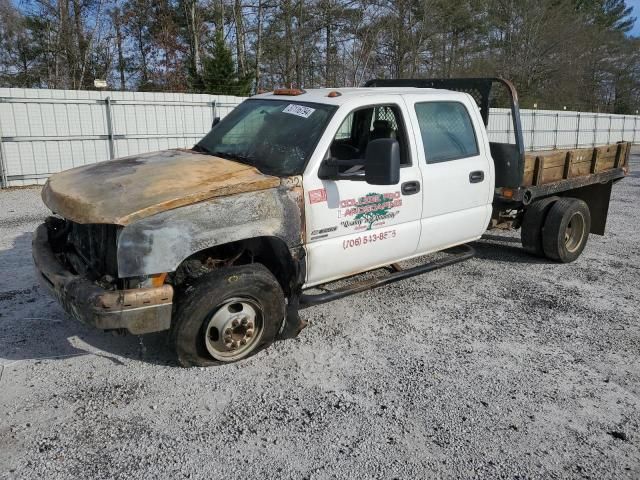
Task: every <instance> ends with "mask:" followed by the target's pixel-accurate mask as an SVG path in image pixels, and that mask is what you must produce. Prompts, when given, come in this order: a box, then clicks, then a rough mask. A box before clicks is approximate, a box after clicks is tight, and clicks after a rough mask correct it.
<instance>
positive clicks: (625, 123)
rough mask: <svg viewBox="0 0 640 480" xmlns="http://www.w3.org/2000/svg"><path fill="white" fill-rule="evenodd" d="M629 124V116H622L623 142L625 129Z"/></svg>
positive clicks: (622, 140)
mask: <svg viewBox="0 0 640 480" xmlns="http://www.w3.org/2000/svg"><path fill="white" fill-rule="evenodd" d="M626 126H627V116H626V115H625V116H624V117H622V138H621V139H620V141H621V142H624V131H625V129H626Z"/></svg>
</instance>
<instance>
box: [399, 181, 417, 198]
mask: <svg viewBox="0 0 640 480" xmlns="http://www.w3.org/2000/svg"><path fill="white" fill-rule="evenodd" d="M400 191H401V192H402V194H403V195H413V194H415V193H418V192H419V191H420V182H418V181H416V180H414V181H411V182H404V183H403V184H402V185H401V186H400Z"/></svg>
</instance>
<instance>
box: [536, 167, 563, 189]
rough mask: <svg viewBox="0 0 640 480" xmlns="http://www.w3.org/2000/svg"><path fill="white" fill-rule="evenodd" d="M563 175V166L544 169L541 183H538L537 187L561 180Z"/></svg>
mask: <svg viewBox="0 0 640 480" xmlns="http://www.w3.org/2000/svg"><path fill="white" fill-rule="evenodd" d="M563 173H564V165H560V166H558V167H550V168H546V167H545V168H544V170H543V174H542V183H539V184H538V185H544V184H546V183H552V182H557V181H559V180H562V175H563Z"/></svg>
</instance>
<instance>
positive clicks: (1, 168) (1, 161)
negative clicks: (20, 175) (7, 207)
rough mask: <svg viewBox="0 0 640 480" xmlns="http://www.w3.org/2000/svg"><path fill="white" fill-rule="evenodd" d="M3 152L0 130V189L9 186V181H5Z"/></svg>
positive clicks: (5, 171) (5, 170) (0, 131)
mask: <svg viewBox="0 0 640 480" xmlns="http://www.w3.org/2000/svg"><path fill="white" fill-rule="evenodd" d="M3 150H4V147H3V145H2V130H0V174H2V175H1V180H2V185H0V188H7V187H8V186H9V181H8V180H7V169H6V166H5V161H4V153H3Z"/></svg>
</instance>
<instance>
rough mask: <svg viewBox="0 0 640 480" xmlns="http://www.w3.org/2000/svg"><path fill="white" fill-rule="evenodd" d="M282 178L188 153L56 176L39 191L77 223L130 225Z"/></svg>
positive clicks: (171, 152) (168, 153)
mask: <svg viewBox="0 0 640 480" xmlns="http://www.w3.org/2000/svg"><path fill="white" fill-rule="evenodd" d="M278 185H280V179H279V178H277V177H273V176H270V175H265V174H262V173H260V172H259V171H258V170H257V169H256V168H254V167H251V166H249V165H244V164H242V163H238V162H233V161H231V160H225V159H223V158H220V157H215V156H212V155H205V154H200V153H197V152H194V151H190V150H165V151H161V152H153V153H146V154H143V155H135V156H131V157H126V158H121V159H118V160H109V161H106V162H101V163H97V164H94V165H86V166H83V167H78V168H74V169H71V170H67V171H65V172H61V173H58V174H56V175H53V176H52V177H50V178H49V180H48V181H47V183H46V184H45V186H44V188H43V190H42V199H43V201H44V203H45V204H46V205H47V207H49V208H50V209H51V210H52V211H53V212H55V213H57V214H59V215H61V216H63V217H65V218H68V219H69V220H72V221H74V222H77V223H108V224H117V225H128V224H130V223H131V222H134V221H136V220H140V219H142V218H146V217H149V216H151V215H154V214H157V213H160V212H164V211H167V210H171V209H174V208H177V207H182V206H185V205H191V204H194V203H197V202H201V201H203V200H208V199H211V198H214V197H224V196H228V195H234V194H238V193H244V192H253V191H259V190H265V189H269V188H273V187H277V186H278Z"/></svg>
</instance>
